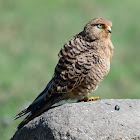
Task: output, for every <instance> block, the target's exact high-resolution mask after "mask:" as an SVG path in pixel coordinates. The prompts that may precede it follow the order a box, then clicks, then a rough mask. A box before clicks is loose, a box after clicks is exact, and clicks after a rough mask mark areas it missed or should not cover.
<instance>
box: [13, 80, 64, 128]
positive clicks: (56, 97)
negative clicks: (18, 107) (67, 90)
mask: <svg viewBox="0 0 140 140" xmlns="http://www.w3.org/2000/svg"><path fill="white" fill-rule="evenodd" d="M52 82H53V78H52V80H51V81H50V82H49V83H48V85H47V86H46V88H45V89H44V90H43V91H42V92H41V93H40V94H39V96H38V97H37V98H36V99H35V100H34V101H33V103H32V104H31V105H29V107H27V108H25V109H24V110H22V111H21V112H20V113H18V114H17V115H16V116H15V117H14V119H13V120H16V119H18V118H20V117H21V116H24V115H25V114H27V113H29V115H28V116H27V117H26V118H25V119H24V120H23V121H22V122H21V123H20V124H19V126H18V129H20V128H22V127H23V126H24V125H25V124H27V123H28V122H29V121H31V120H32V119H34V118H35V117H37V116H39V115H40V114H42V113H43V112H45V111H47V110H48V109H49V108H50V107H51V106H52V105H53V104H55V103H57V102H59V101H61V100H64V99H65V98H64V95H63V94H61V93H56V94H52V95H51V96H50V97H48V98H47V99H45V97H46V94H47V92H48V88H49V87H50V85H51V84H52Z"/></svg>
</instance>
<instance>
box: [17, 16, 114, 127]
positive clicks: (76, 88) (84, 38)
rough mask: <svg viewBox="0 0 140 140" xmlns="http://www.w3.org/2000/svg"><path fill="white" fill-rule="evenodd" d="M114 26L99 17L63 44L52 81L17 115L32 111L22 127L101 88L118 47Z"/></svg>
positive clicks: (20, 125)
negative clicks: (113, 36)
mask: <svg viewBox="0 0 140 140" xmlns="http://www.w3.org/2000/svg"><path fill="white" fill-rule="evenodd" d="M111 27H112V22H111V21H109V20H107V19H104V18H95V19H93V20H92V21H91V22H89V23H88V24H87V25H86V26H85V27H84V30H83V31H82V32H80V33H79V34H77V35H76V36H74V37H73V38H72V39H70V40H69V41H68V42H67V43H66V44H65V45H64V46H63V47H62V49H61V50H60V52H59V54H58V56H59V61H58V64H57V65H56V68H55V72H54V75H53V77H52V79H51V81H50V82H49V84H48V85H47V86H46V88H45V89H44V91H43V92H42V93H41V94H40V95H39V96H38V97H37V98H36V99H35V100H34V101H33V103H32V104H31V105H30V106H29V107H28V108H26V109H25V110H23V111H22V112H20V113H19V114H18V115H16V117H15V119H17V118H19V117H21V116H23V115H25V114H26V113H28V112H30V114H29V115H28V116H27V117H26V118H25V119H24V120H23V121H22V122H21V123H20V124H19V126H18V128H19V129H20V128H21V127H23V126H24V125H25V124H27V123H28V122H29V121H30V120H32V119H33V118H35V117H36V116H38V115H40V114H41V113H43V112H44V111H46V110H48V109H49V108H50V107H51V106H52V105H53V104H55V103H57V102H59V101H61V100H67V99H77V100H82V99H86V98H87V97H88V95H89V93H91V92H92V91H94V90H96V89H97V87H98V85H99V83H100V82H101V81H102V80H103V78H104V76H106V75H107V74H108V72H109V70H110V61H111V59H112V55H113V48H114V47H113V45H112V43H111V40H110V33H111Z"/></svg>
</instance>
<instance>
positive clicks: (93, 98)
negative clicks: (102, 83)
mask: <svg viewBox="0 0 140 140" xmlns="http://www.w3.org/2000/svg"><path fill="white" fill-rule="evenodd" d="M99 99H100V97H90V98H88V97H85V98H83V99H81V100H78V101H77V102H88V101H96V100H99Z"/></svg>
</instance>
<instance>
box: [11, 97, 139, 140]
mask: <svg viewBox="0 0 140 140" xmlns="http://www.w3.org/2000/svg"><path fill="white" fill-rule="evenodd" d="M116 105H118V106H119V107H120V109H119V107H116V110H115V106H116ZM117 109H118V110H117ZM11 140H140V100H131V99H121V100H120V99H119V100H118V99H115V100H114V99H106V100H98V101H92V102H80V103H67V104H64V105H61V106H57V107H54V108H52V109H50V110H48V111H47V112H45V113H43V114H42V115H41V116H39V117H37V118H35V119H34V120H32V121H30V122H29V123H28V124H27V125H25V126H24V127H23V128H22V129H21V130H18V131H17V132H16V133H15V134H14V136H13V137H12V138H11Z"/></svg>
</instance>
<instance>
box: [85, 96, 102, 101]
mask: <svg viewBox="0 0 140 140" xmlns="http://www.w3.org/2000/svg"><path fill="white" fill-rule="evenodd" d="M99 99H100V97H90V98H88V99H87V101H96V100H99Z"/></svg>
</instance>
